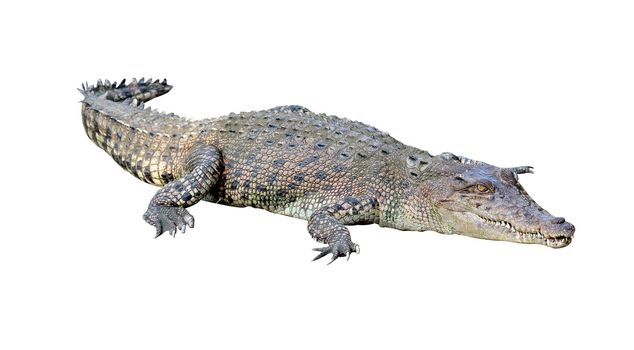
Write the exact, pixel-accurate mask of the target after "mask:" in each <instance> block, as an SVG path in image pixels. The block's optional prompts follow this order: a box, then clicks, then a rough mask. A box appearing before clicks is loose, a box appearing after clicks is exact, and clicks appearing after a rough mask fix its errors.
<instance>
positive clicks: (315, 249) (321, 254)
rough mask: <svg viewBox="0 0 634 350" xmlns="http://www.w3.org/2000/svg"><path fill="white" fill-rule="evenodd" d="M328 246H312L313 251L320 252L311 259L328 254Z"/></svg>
mask: <svg viewBox="0 0 634 350" xmlns="http://www.w3.org/2000/svg"><path fill="white" fill-rule="evenodd" d="M328 248H329V247H323V248H313V250H314V251H318V252H321V253H319V254H317V256H316V257H314V258H313V261H315V260H317V259H321V258H323V257H324V256H326V255H328V253H329V251H328Z"/></svg>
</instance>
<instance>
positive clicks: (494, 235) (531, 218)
mask: <svg viewBox="0 0 634 350" xmlns="http://www.w3.org/2000/svg"><path fill="white" fill-rule="evenodd" d="M428 165H429V167H430V169H429V171H430V174H432V175H431V177H430V178H429V179H428V181H423V182H422V183H421V184H422V186H423V188H422V190H423V191H425V192H426V197H427V198H429V199H430V200H431V202H432V203H431V204H432V205H433V207H434V209H435V210H436V212H437V213H438V216H437V217H438V220H439V221H440V227H441V229H442V230H444V231H445V232H446V233H456V234H460V235H465V236H471V237H476V238H483V239H491V240H501V241H511V242H519V243H534V244H543V245H546V246H549V247H552V248H562V247H565V246H567V245H568V244H570V242H571V241H572V236H573V234H574V232H575V227H574V226H573V225H572V224H571V223H569V222H567V221H566V220H565V219H564V218H562V217H556V216H553V215H551V214H550V213H548V212H547V211H546V210H544V209H543V208H542V207H540V206H539V205H538V204H537V203H535V201H534V200H533V199H532V198H531V197H530V196H529V195H528V193H526V191H525V190H524V188H522V186H521V185H520V183H519V181H518V175H519V174H524V173H532V168H531V167H516V168H498V167H495V166H492V165H489V164H486V163H482V162H476V161H472V160H469V159H467V158H463V157H456V156H454V155H453V154H451V153H443V154H441V155H440V156H438V157H433V160H432V161H431V162H430V164H428Z"/></svg>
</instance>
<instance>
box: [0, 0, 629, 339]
mask: <svg viewBox="0 0 634 350" xmlns="http://www.w3.org/2000/svg"><path fill="white" fill-rule="evenodd" d="M178 3H179V5H178V6H165V5H162V4H160V3H158V2H151V3H146V4H140V3H138V4H136V3H133V2H119V1H107V2H104V1H100V2H95V3H94V4H92V5H91V4H88V2H85V1H84V2H78V3H76V4H70V3H69V4H64V3H59V2H45V3H28V2H21V5H15V4H9V5H4V6H3V9H2V14H1V15H0V17H1V18H0V27H1V28H0V29H1V30H2V52H3V53H2V54H1V55H0V56H1V57H0V60H1V61H2V67H1V68H0V69H2V74H1V78H2V81H1V82H0V90H1V91H0V96H2V103H1V104H0V114H1V115H2V121H1V124H0V125H2V126H1V128H2V138H1V139H0V142H1V143H2V144H1V145H0V146H1V148H0V149H1V152H2V164H3V165H2V174H1V175H0V176H2V184H3V189H2V203H3V208H2V210H1V213H2V214H1V215H2V221H3V222H4V229H3V234H2V235H1V237H2V238H1V240H0V283H1V286H0V348H2V349H53V348H55V349H150V348H152V349H210V348H212V349H234V348H235V349H238V348H250V349H254V348H258V349H260V348H275V349H283V348H293V349H332V348H346V349H350V348H352V349H355V348H366V349H368V348H403V349H405V348H428V349H441V348H460V349H464V348H488V349H508V348H511V349H534V348H541V349H550V348H560V349H570V348H580V347H583V348H605V349H608V348H609V349H618V348H622V349H626V348H627V349H632V347H633V346H634V342H633V341H632V333H631V332H632V324H633V316H632V315H633V314H634V307H633V301H632V296H633V295H634V289H633V288H632V286H631V280H632V266H634V264H633V262H634V261H633V260H634V259H633V258H632V256H633V253H632V250H633V249H634V247H633V243H634V239H633V234H634V232H633V229H632V214H631V209H632V203H631V201H632V198H633V193H632V187H633V185H632V158H631V154H630V151H631V149H632V145H633V142H632V136H631V133H632V128H631V126H629V122H630V120H631V119H632V116H633V99H632V96H633V93H634V88H633V87H634V69H633V67H634V55H633V51H632V48H633V46H632V45H633V39H634V35H633V34H634V26H633V24H632V23H633V22H632V18H633V16H634V12H633V11H632V9H631V8H630V7H629V6H628V5H629V4H628V2H626V1H623V2H616V1H530V2H528V1H527V2H516V1H477V2H476V1H466V2H458V1H442V2H433V3H427V2H418V3H414V2H412V3H405V2H398V1H390V2H385V3H383V4H380V3H374V2H360V3H346V2H331V1H319V2H315V3H313V4H304V3H300V2H299V1H289V2H279V1H275V2H266V4H265V2H242V1H232V2H228V1H224V2H222V3H211V2H210V3H208V4H206V5H204V6H201V5H195V4H188V3H186V2H178ZM141 76H146V77H148V76H151V77H154V78H163V77H165V78H167V79H168V82H170V83H171V84H172V85H174V86H175V88H174V89H173V90H172V92H171V93H170V94H168V95H166V96H164V97H161V98H160V99H157V100H156V101H152V102H151V103H150V104H151V105H152V106H155V107H158V108H159V109H161V110H166V111H173V112H176V113H179V114H180V115H183V116H188V117H192V118H202V117H213V116H219V115H222V114H227V113H229V112H233V111H235V112H238V111H242V110H257V109H266V108H270V107H273V106H276V105H283V104H301V105H304V106H306V107H308V108H310V109H311V110H313V111H315V112H325V113H330V114H336V115H339V116H343V117H347V118H350V119H355V120H360V121H363V122H366V123H368V124H371V125H374V126H376V127H378V128H379V129H381V130H385V131H388V132H389V133H390V134H391V135H393V136H394V137H396V138H397V139H399V140H401V141H402V142H404V143H407V144H411V145H415V146H417V147H420V148H422V149H426V150H429V151H430V152H432V153H440V152H443V151H451V152H454V153H456V154H461V155H464V156H468V157H471V158H476V159H479V160H484V161H487V162H490V163H493V164H496V165H499V166H517V165H532V166H534V167H535V169H536V174H535V175H524V176H523V177H522V182H523V184H524V185H525V187H526V188H527V190H528V191H529V192H530V193H531V194H532V195H533V197H534V198H535V199H536V200H537V201H538V202H539V203H540V204H542V205H543V206H544V207H546V209H548V210H549V211H551V212H552V213H553V214H555V215H561V216H565V217H566V218H567V219H568V220H569V221H571V222H572V223H574V224H575V225H576V227H577V232H576V236H575V239H574V241H573V243H572V245H570V246H569V247H567V248H565V249H561V250H553V249H549V248H546V247H543V246H532V245H520V244H513V243H505V242H491V241H483V240H476V239H472V238H467V237H460V236H444V235H440V234H437V233H433V232H426V233H417V232H400V231H395V230H390V229H383V228H379V227H378V226H365V227H352V228H351V232H352V235H353V239H354V240H355V242H357V243H359V244H360V246H361V247H362V250H363V251H362V253H361V254H360V255H354V256H353V257H352V259H350V261H349V262H346V261H345V260H343V261H337V262H336V263H335V264H332V265H330V266H328V267H326V266H325V263H326V261H318V262H311V261H310V260H311V258H312V257H313V256H314V252H312V251H311V250H310V249H311V248H313V247H316V246H318V244H316V243H315V242H314V241H313V240H312V239H311V238H310V236H309V235H308V233H307V232H306V223H305V222H303V221H300V220H296V219H292V218H287V217H284V216H279V215H273V214H270V213H267V212H265V211H261V210H255V209H251V208H246V209H237V208H231V207H223V206H219V205H213V204H209V203H202V204H199V205H196V206H195V207H193V208H192V209H191V212H192V213H193V214H194V215H195V216H196V219H197V220H196V228H195V229H193V230H191V231H188V232H187V234H185V235H179V236H178V237H176V238H175V239H173V238H171V237H169V236H167V235H166V236H164V237H160V238H159V239H156V240H155V239H153V234H154V229H153V228H152V227H150V226H148V225H147V224H146V223H145V222H144V221H143V220H142V219H141V215H142V214H143V212H144V210H145V208H146V205H147V203H148V201H149V199H150V198H151V197H152V195H153V193H154V192H155V191H156V188H154V187H152V186H149V185H146V184H143V183H141V182H140V181H138V180H136V179H134V178H133V177H132V176H130V175H129V174H127V173H125V172H124V171H123V170H121V169H120V168H119V167H118V166H117V165H116V164H115V163H114V162H113V161H112V160H110V159H109V158H108V156H107V155H106V154H105V153H104V152H103V151H101V150H100V149H98V148H97V147H96V146H95V145H93V144H92V143H91V142H90V141H89V140H88V138H87V137H86V135H85V134H84V131H83V129H82V125H81V121H80V120H81V119H80V105H79V103H77V101H79V100H80V94H79V93H78V92H77V91H76V90H75V88H76V87H78V86H79V85H80V83H81V82H82V81H85V80H88V81H90V82H95V81H96V79H98V78H108V79H110V80H111V81H112V80H120V79H121V78H124V77H127V78H128V79H129V78H131V77H141Z"/></svg>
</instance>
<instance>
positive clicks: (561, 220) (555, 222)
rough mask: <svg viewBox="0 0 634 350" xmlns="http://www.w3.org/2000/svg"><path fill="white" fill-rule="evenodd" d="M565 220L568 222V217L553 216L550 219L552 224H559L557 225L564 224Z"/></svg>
mask: <svg viewBox="0 0 634 350" xmlns="http://www.w3.org/2000/svg"><path fill="white" fill-rule="evenodd" d="M564 222H566V219H564V218H552V219H551V220H550V223H551V224H557V225H559V224H563V223H564Z"/></svg>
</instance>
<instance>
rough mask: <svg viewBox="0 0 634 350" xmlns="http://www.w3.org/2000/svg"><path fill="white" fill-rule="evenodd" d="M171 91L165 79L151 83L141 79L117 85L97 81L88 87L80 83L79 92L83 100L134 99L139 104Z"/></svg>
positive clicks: (86, 84)
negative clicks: (93, 98)
mask: <svg viewBox="0 0 634 350" xmlns="http://www.w3.org/2000/svg"><path fill="white" fill-rule="evenodd" d="M171 89H172V86H171V85H168V84H167V79H163V81H160V80H159V79H156V80H154V81H152V78H150V79H145V78H141V79H139V80H137V79H136V78H133V79H132V80H131V81H130V82H129V83H127V84H126V80H125V79H123V80H122V81H121V82H120V83H119V84H117V82H116V81H115V82H114V83H110V81H109V80H108V79H106V80H105V81H102V80H101V79H99V80H97V83H96V84H95V85H89V84H88V82H86V83H82V84H81V88H80V89H78V90H79V92H80V93H81V94H82V95H84V98H88V97H89V96H96V97H102V98H105V99H108V100H111V101H115V102H119V101H124V100H127V99H136V100H137V101H139V102H147V101H149V100H151V99H153V98H155V97H157V96H161V95H164V94H166V93H168V92H169V91H170V90H171Z"/></svg>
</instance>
